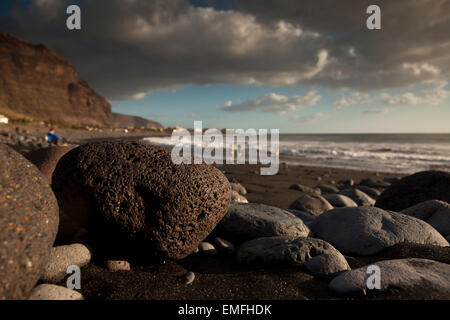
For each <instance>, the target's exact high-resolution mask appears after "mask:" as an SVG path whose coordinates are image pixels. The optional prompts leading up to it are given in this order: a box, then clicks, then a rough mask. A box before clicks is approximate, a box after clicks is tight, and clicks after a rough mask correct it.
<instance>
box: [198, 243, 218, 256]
mask: <svg viewBox="0 0 450 320" xmlns="http://www.w3.org/2000/svg"><path fill="white" fill-rule="evenodd" d="M198 251H199V253H205V254H209V255H213V256H216V255H217V254H218V252H217V249H216V248H215V247H214V246H213V245H212V244H211V243H209V242H201V243H200V244H199V245H198Z"/></svg>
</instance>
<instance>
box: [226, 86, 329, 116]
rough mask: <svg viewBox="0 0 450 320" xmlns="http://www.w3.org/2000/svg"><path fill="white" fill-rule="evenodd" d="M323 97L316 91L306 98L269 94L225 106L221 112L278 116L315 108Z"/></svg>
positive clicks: (310, 92) (308, 94) (309, 93)
mask: <svg viewBox="0 0 450 320" xmlns="http://www.w3.org/2000/svg"><path fill="white" fill-rule="evenodd" d="M320 98H321V96H320V95H318V94H317V92H316V91H315V90H311V91H309V92H308V93H307V94H306V95H304V96H293V97H287V96H283V95H279V94H276V93H268V94H265V95H264V96H262V97H259V98H255V99H251V100H247V101H244V102H241V103H238V104H235V105H228V106H223V107H222V108H221V110H224V111H230V112H242V111H252V110H258V111H262V112H272V113H275V114H277V115H282V114H286V113H288V112H292V111H296V110H300V109H303V108H306V107H312V106H315V105H316V104H317V103H318V102H319V100H320Z"/></svg>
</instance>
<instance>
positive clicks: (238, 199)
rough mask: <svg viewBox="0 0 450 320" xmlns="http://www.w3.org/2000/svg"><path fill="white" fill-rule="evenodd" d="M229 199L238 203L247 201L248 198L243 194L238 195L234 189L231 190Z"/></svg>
mask: <svg viewBox="0 0 450 320" xmlns="http://www.w3.org/2000/svg"><path fill="white" fill-rule="evenodd" d="M231 201H233V202H238V203H248V200H247V199H246V198H245V197H244V196H242V195H240V194H239V193H237V192H236V191H234V190H231Z"/></svg>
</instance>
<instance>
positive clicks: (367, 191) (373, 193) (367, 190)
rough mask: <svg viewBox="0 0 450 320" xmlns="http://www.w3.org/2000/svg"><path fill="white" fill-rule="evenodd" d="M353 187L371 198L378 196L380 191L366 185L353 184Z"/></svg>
mask: <svg viewBox="0 0 450 320" xmlns="http://www.w3.org/2000/svg"><path fill="white" fill-rule="evenodd" d="M353 188H355V189H358V190H360V191H362V192H364V193H365V194H367V195H368V196H369V197H371V198H373V199H376V198H378V196H379V195H380V194H381V191H379V190H377V189H375V188H371V187H368V186H361V185H354V186H353Z"/></svg>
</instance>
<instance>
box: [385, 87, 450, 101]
mask: <svg viewBox="0 0 450 320" xmlns="http://www.w3.org/2000/svg"><path fill="white" fill-rule="evenodd" d="M446 86H447V82H443V83H439V84H438V85H437V86H436V87H434V88H432V89H429V90H425V91H424V92H423V93H422V95H418V94H416V93H413V92H405V93H403V94H399V95H391V94H388V93H382V94H381V95H380V100H381V102H382V103H384V104H387V105H390V106H398V105H418V104H424V105H435V106H436V105H439V104H441V103H442V102H443V101H444V100H445V99H446V98H447V97H449V96H450V91H448V90H446V89H445V87H446Z"/></svg>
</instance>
